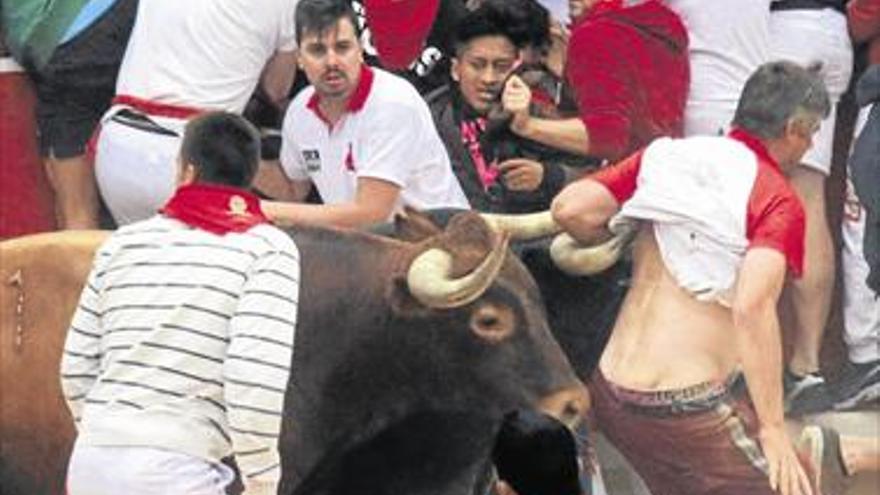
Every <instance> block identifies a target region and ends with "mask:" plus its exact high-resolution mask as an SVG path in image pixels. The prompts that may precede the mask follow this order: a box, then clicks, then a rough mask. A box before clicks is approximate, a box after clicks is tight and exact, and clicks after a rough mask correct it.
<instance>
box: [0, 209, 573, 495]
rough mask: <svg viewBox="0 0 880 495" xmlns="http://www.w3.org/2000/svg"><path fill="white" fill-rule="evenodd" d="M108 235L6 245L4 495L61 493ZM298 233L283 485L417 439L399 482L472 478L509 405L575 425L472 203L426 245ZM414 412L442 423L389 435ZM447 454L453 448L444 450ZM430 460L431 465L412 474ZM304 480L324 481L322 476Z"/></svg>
mask: <svg viewBox="0 0 880 495" xmlns="http://www.w3.org/2000/svg"><path fill="white" fill-rule="evenodd" d="M403 223H404V224H406V223H407V222H406V221H404V222H403ZM105 235H106V234H105V233H94V232H93V233H74V234H71V233H64V234H62V233H59V234H49V235H42V236H34V237H29V238H23V239H19V240H13V241H9V242H4V243H0V260H2V267H0V268H2V272H0V276H2V280H3V281H4V284H3V287H2V292H0V304H2V308H3V311H2V313H3V320H2V326H0V345H2V347H0V353H2V354H0V371H2V373H0V393H2V397H0V398H2V400H0V421H2V422H0V448H2V451H0V453H2V455H0V486H3V493H4V494H6V493H22V494H28V495H33V494H40V493H47V494H55V493H61V492H62V487H63V475H64V471H65V468H66V464H67V458H68V455H69V451H70V447H71V443H72V439H73V429H72V424H71V422H70V418H69V416H68V412H67V409H66V406H65V405H64V403H63V401H62V400H61V395H60V390H59V386H58V377H57V373H58V362H59V358H60V352H61V346H62V343H63V339H64V334H65V330H66V329H67V325H68V322H69V318H70V316H71V314H72V312H73V309H74V307H75V304H76V301H77V298H78V295H79V291H80V290H81V287H82V284H83V282H84V280H85V277H86V274H87V271H88V268H89V266H90V264H91V258H92V255H93V253H94V250H95V249H96V248H97V246H98V245H99V243H100V242H101V240H102V239H103V238H104V236H105ZM291 235H292V236H293V237H294V238H295V239H296V241H297V244H298V246H299V249H300V252H301V255H302V260H303V271H302V284H303V286H302V291H301V294H300V315H299V317H298V321H299V323H298V329H297V335H296V350H295V352H294V362H293V369H292V375H291V383H290V386H289V387H288V394H287V397H286V404H285V407H286V411H285V420H284V427H283V431H282V435H283V436H282V456H283V467H284V470H285V479H284V484H285V486H284V488H283V491H282V492H281V493H288V492H289V490H291V489H292V488H293V487H294V486H295V485H296V484H298V483H299V481H301V480H302V479H303V478H304V477H305V476H306V474H307V473H309V472H311V471H313V469H312V468H313V467H315V466H316V465H318V463H319V460H321V459H324V460H326V459H330V462H322V463H321V466H322V467H324V468H325V469H324V472H327V471H329V472H331V473H332V472H333V469H335V468H336V467H338V465H339V464H338V463H335V462H333V459H334V455H335V454H334V453H335V452H343V453H344V452H351V451H353V450H354V451H360V452H363V451H364V449H366V451H367V452H369V453H371V456H356V457H357V458H358V459H362V458H367V457H370V458H372V459H377V458H386V459H388V460H394V459H397V460H401V459H405V458H411V454H412V453H416V452H417V453H418V454H419V455H423V456H424V457H423V458H422V459H424V462H422V463H417V464H418V465H419V466H422V467H425V466H428V467H431V468H430V469H428V471H421V472H410V473H407V472H406V471H405V470H395V471H394V473H395V475H397V476H399V479H411V480H414V482H416V481H418V480H421V482H425V481H428V480H435V481H436V482H437V484H435V485H434V486H435V488H436V487H441V488H444V489H452V488H453V487H463V486H465V485H467V484H468V483H470V484H473V482H474V477H475V473H477V472H478V471H479V467H480V466H479V465H478V464H479V462H478V461H479V460H480V458H481V457H484V456H485V449H486V448H487V447H488V441H489V439H490V438H491V434H492V432H493V428H492V427H493V425H494V422H495V421H496V420H497V418H498V417H499V415H500V414H501V412H503V411H504V410H505V409H508V408H510V407H519V406H529V405H531V406H542V407H543V408H544V409H546V410H548V411H550V412H552V413H555V414H556V415H557V416H558V417H561V418H563V419H565V420H567V421H569V422H571V421H573V420H574V419H575V418H577V417H578V416H579V415H580V414H581V413H582V412H583V410H584V409H585V407H586V402H585V401H586V396H585V395H584V391H583V388H582V385H581V384H580V382H578V381H577V380H576V378H575V377H574V374H573V373H572V370H571V368H570V367H569V365H568V363H567V361H566V360H565V357H564V356H563V354H562V352H561V351H560V349H559V347H558V345H556V343H555V342H554V341H553V340H552V338H551V337H550V334H549V332H548V329H547V325H546V321H545V318H544V314H543V308H542V306H541V304H540V301H539V298H540V296H539V294H538V291H537V288H536V287H535V286H534V282H533V281H532V280H531V278H530V277H529V275H528V273H527V272H526V271H525V269H524V268H523V267H522V265H521V264H520V263H519V262H518V261H517V260H516V259H515V257H512V256H510V255H509V254H507V250H506V244H505V242H504V240H503V238H502V237H501V236H498V235H495V234H493V233H492V232H491V231H490V230H489V229H488V228H487V226H486V224H485V223H484V222H483V221H482V220H480V219H479V217H477V216H476V215H473V214H465V215H462V216H460V217H458V218H456V219H455V220H453V221H452V222H450V224H449V226H448V227H447V228H446V229H445V230H443V231H442V232H439V233H437V234H436V235H432V236H430V237H427V238H425V239H422V240H421V241H419V242H406V241H400V240H394V239H387V238H381V237H377V236H372V235H370V234H364V233H357V232H341V231H336V230H323V229H294V230H292V231H291ZM442 272H447V273H442ZM22 298H23V300H22ZM17 339H20V340H17ZM407 425H416V426H418V428H417V430H418V431H428V432H432V433H435V434H434V435H430V436H425V435H421V436H419V435H416V436H415V437H409V436H406V437H405V438H411V440H415V442H416V444H413V443H412V441H410V442H409V443H407V442H405V441H402V440H401V439H400V438H398V436H399V435H400V433H401V432H402V431H404V430H407V429H408V428H407ZM401 428H403V430H401ZM428 437H430V438H428ZM389 438H392V439H393V441H389V440H388V439H389ZM419 442H426V443H423V444H421V445H423V446H424V447H425V448H427V449H428V450H423V449H421V448H420V447H419ZM401 446H403V448H401ZM359 449H360V450H359ZM443 449H446V450H445V452H444V450H443ZM454 453H461V454H462V455H461V456H460V457H456V456H452V457H449V456H450V454H454ZM377 455H378V457H376V456H377ZM343 458H345V456H343ZM444 459H445V462H444ZM327 466H330V468H326V467H327ZM432 466H433V467H432ZM350 472H361V471H357V470H355V471H350ZM369 472H372V473H375V472H376V471H375V470H372V469H371V470H369ZM426 472H427V473H429V474H430V475H431V476H433V478H432V477H430V476H424V477H423V476H421V474H424V473H426ZM332 478H333V477H332V476H330V479H332ZM313 479H315V480H317V481H316V483H317V484H318V485H320V483H319V482H320V480H321V479H324V480H327V479H328V478H327V477H326V476H324V477H322V476H319V475H314V477H313ZM456 490H457V488H456ZM405 491H407V492H408V493H418V490H416V489H412V490H405ZM315 493H318V492H315ZM397 493H400V492H399V491H398V492H397ZM424 493H450V492H445V491H439V490H436V489H434V490H426V491H424Z"/></svg>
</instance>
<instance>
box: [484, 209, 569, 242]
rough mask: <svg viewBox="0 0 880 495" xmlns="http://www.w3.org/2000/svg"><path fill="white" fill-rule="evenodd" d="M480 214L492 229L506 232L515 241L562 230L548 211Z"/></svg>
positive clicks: (549, 234)
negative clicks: (515, 213)
mask: <svg viewBox="0 0 880 495" xmlns="http://www.w3.org/2000/svg"><path fill="white" fill-rule="evenodd" d="M480 216H481V217H483V220H485V221H486V223H487V224H489V226H490V227H492V229H493V230H494V231H496V232H508V233H509V234H510V237H511V239H513V240H517V241H525V240H529V239H537V238H539V237H547V236H551V235H554V234H558V233H559V232H560V231H562V227H560V226H559V224H557V223H556V222H555V221H554V220H553V217H552V215H551V214H550V211H541V212H537V213H526V214H522V215H504V214H497V213H481V214H480Z"/></svg>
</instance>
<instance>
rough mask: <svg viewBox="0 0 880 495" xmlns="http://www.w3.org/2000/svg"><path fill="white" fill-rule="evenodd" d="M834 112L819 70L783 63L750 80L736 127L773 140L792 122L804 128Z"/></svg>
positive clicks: (765, 68)
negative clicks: (817, 72) (819, 75)
mask: <svg viewBox="0 0 880 495" xmlns="http://www.w3.org/2000/svg"><path fill="white" fill-rule="evenodd" d="M830 111H831V101H830V100H829V98H828V91H827V90H826V89H825V85H824V84H823V83H822V81H821V79H819V77H818V75H817V74H816V73H815V71H812V70H807V69H805V68H803V67H801V66H800V65H798V64H796V63H794V62H789V61H784V60H781V61H776V62H769V63H766V64H764V65H762V66H761V67H759V68H758V70H756V71H755V72H754V73H753V74H752V75H751V76H750V77H749V79H748V81H746V84H745V87H743V91H742V94H741V95H740V98H739V104H738V105H737V108H736V114H735V115H734V117H733V125H735V126H737V127H740V128H742V129H744V130H746V131H749V132H750V133H752V134H754V135H756V136H758V137H760V138H764V139H773V138H778V137H781V136H782V135H783V133H784V132H785V127H786V125H787V124H788V123H789V122H790V121H794V122H797V123H799V124H800V125H804V124H807V123H812V122H814V121H815V120H816V119H817V118H819V119H824V118H825V117H826V116H828V113H829V112H830Z"/></svg>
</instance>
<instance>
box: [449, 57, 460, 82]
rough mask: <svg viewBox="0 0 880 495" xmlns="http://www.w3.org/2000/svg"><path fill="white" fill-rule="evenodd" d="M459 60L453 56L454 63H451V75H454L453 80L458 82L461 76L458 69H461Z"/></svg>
mask: <svg viewBox="0 0 880 495" xmlns="http://www.w3.org/2000/svg"><path fill="white" fill-rule="evenodd" d="M458 64H459V62H458V58H457V57H452V63H451V64H450V65H449V75H450V76H452V80H453V81H455V82H458V81H459V80H460V77H459V76H458V71H459V69H460V67H459V65H458Z"/></svg>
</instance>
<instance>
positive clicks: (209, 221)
mask: <svg viewBox="0 0 880 495" xmlns="http://www.w3.org/2000/svg"><path fill="white" fill-rule="evenodd" d="M159 211H160V213H162V214H164V215H165V216H167V217H171V218H174V219H177V220H180V221H181V222H183V223H185V224H187V225H190V226H192V227H195V228H198V229H202V230H207V231H208V232H212V233H214V234H226V233H228V232H244V231H245V230H248V229H250V228H251V227H253V226H255V225H259V224H261V223H268V222H269V219H268V218H266V215H265V214H264V213H263V210H262V209H261V208H260V199H259V198H257V197H256V196H254V195H253V194H251V193H249V192H247V191H245V190H243V189H238V188H235V187H230V186H222V185H218V184H210V185H208V184H189V185H186V186H181V187H179V188H177V191H175V192H174V196H172V197H171V199H170V200H168V202H167V203H166V204H165V206H164V207H163V208H162V209H161V210H159Z"/></svg>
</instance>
